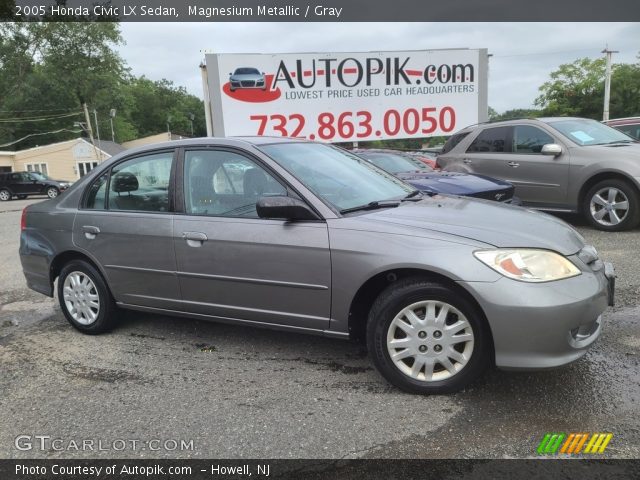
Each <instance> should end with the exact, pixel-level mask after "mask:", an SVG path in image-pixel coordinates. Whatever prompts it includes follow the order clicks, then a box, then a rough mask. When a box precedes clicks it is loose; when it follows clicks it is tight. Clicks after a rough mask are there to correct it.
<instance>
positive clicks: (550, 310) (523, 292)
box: [460, 257, 615, 370]
mask: <svg viewBox="0 0 640 480" xmlns="http://www.w3.org/2000/svg"><path fill="white" fill-rule="evenodd" d="M572 260H574V262H575V263H576V264H578V263H579V262H580V261H579V260H578V259H576V258H574V257H572ZM580 263H581V262H580ZM581 270H582V275H579V276H577V277H572V278H568V279H565V280H559V281H555V282H547V283H537V284H536V283H525V282H518V281H515V280H510V279H508V278H501V279H499V280H498V281H497V282H493V283H485V282H460V284H461V285H462V286H463V287H465V288H466V289H467V290H468V291H469V292H471V294H472V295H473V296H474V297H475V298H476V300H477V301H478V302H479V303H480V306H481V307H482V309H483V311H484V313H485V315H486V317H487V320H488V322H489V326H490V328H491V333H492V336H493V343H494V347H495V361H496V366H498V367H500V368H505V369H518V370H527V369H544V368H553V367H558V366H561V365H565V364H567V363H570V362H573V361H575V360H577V359H578V358H580V357H581V356H582V355H584V354H585V353H586V350H587V348H588V347H589V346H590V345H591V344H592V343H593V342H594V341H595V340H596V339H597V338H598V337H599V336H600V333H601V331H602V323H603V321H602V313H603V312H604V311H605V310H606V308H607V306H608V305H611V304H613V290H614V289H615V284H614V278H615V273H614V271H613V266H612V265H611V264H604V268H600V269H599V270H597V271H593V270H591V269H590V268H589V267H588V266H586V265H584V264H582V265H581Z"/></svg>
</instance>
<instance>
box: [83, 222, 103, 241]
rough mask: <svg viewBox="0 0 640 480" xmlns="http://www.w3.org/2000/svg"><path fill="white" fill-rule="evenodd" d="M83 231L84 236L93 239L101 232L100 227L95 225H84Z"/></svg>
mask: <svg viewBox="0 0 640 480" xmlns="http://www.w3.org/2000/svg"><path fill="white" fill-rule="evenodd" d="M82 231H83V232H84V236H85V237H87V239H89V240H93V239H94V238H96V235H98V234H99V233H100V229H99V228H98V227H94V226H93V225H83V226H82Z"/></svg>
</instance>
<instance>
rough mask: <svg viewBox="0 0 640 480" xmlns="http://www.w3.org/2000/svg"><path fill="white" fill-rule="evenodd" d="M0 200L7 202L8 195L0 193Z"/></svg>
mask: <svg viewBox="0 0 640 480" xmlns="http://www.w3.org/2000/svg"><path fill="white" fill-rule="evenodd" d="M0 199H1V200H9V194H8V193H7V192H0Z"/></svg>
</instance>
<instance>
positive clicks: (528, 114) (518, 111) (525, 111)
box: [489, 108, 542, 122]
mask: <svg viewBox="0 0 640 480" xmlns="http://www.w3.org/2000/svg"><path fill="white" fill-rule="evenodd" d="M540 116H542V110H536V109H534V108H514V109H512V110H507V111H506V112H503V113H497V112H496V113H495V114H494V115H493V116H490V117H489V120H491V121H496V122H497V121H500V120H513V119H516V118H536V117H540Z"/></svg>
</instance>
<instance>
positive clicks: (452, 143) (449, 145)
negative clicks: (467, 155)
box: [440, 132, 471, 153]
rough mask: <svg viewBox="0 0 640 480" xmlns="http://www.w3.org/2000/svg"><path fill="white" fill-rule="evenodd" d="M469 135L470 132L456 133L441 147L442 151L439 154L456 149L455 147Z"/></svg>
mask: <svg viewBox="0 0 640 480" xmlns="http://www.w3.org/2000/svg"><path fill="white" fill-rule="evenodd" d="M470 133H471V132H460V133H456V134H455V135H454V136H452V137H451V138H450V139H449V140H447V142H446V143H445V144H444V147H442V151H441V152H440V153H447V152H450V151H451V150H453V149H454V148H455V147H456V145H458V144H459V143H460V142H461V141H462V140H464V139H465V137H466V136H467V135H469V134H470Z"/></svg>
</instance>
